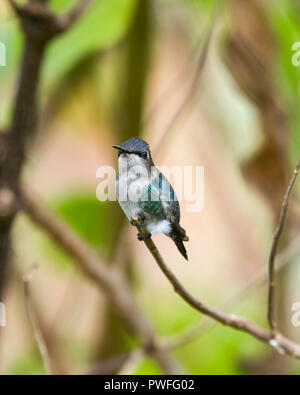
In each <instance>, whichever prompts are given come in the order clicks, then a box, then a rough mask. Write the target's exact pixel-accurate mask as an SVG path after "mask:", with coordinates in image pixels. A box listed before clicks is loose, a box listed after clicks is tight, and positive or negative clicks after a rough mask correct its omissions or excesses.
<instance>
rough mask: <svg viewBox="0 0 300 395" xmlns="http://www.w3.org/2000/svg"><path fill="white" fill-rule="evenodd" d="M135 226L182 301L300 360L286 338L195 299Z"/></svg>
mask: <svg viewBox="0 0 300 395" xmlns="http://www.w3.org/2000/svg"><path fill="white" fill-rule="evenodd" d="M133 224H134V225H135V226H136V227H137V229H138V231H139V233H140V235H141V236H142V237H143V238H144V239H145V241H144V243H145V244H146V246H147V248H148V250H149V251H150V253H151V254H152V256H153V258H154V259H155V261H156V263H157V264H158V266H159V268H160V269H161V271H162V272H163V273H164V275H165V276H166V277H167V279H168V280H169V282H170V283H171V284H172V285H173V287H174V290H175V292H177V293H178V294H179V295H180V296H181V297H182V299H183V300H184V301H185V302H187V303H188V304H189V305H190V306H192V307H193V308H194V309H196V310H198V311H199V312H201V313H202V314H204V315H207V316H209V317H210V318H212V319H214V320H216V321H218V322H220V323H221V324H223V325H226V326H229V327H231V328H233V329H237V330H240V331H243V332H246V333H248V334H249V335H251V336H253V337H255V338H256V339H258V340H260V341H262V342H264V343H266V344H268V345H270V346H272V347H274V348H275V349H276V350H277V351H278V352H280V353H284V354H287V355H290V356H292V357H294V358H299V359H300V345H299V344H296V343H294V342H292V341H291V340H289V339H287V338H285V337H284V336H282V335H281V334H279V333H277V334H276V339H274V338H273V336H272V333H271V332H270V331H268V330H266V329H264V328H261V327H260V326H258V325H256V324H255V323H254V322H252V321H250V320H248V319H246V318H244V317H238V316H235V315H233V314H226V313H224V312H222V311H220V310H217V309H215V308H212V307H210V306H208V305H206V304H204V303H202V302H201V301H200V300H198V299H197V298H195V297H194V296H193V295H192V294H191V293H190V292H189V291H188V290H187V289H186V288H185V287H184V286H183V285H182V284H181V282H180V281H179V280H178V279H177V277H176V276H175V274H174V273H173V272H172V271H171V270H170V269H169V267H168V266H167V265H166V264H165V262H164V260H163V258H162V257H161V255H160V253H159V251H158V249H157V247H156V246H155V244H154V243H153V240H152V239H151V238H148V236H149V235H148V233H147V231H146V230H145V228H144V227H143V226H142V221H141V219H140V218H139V217H135V218H134V219H133Z"/></svg>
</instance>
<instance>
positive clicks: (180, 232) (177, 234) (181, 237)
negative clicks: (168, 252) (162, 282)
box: [170, 224, 189, 261]
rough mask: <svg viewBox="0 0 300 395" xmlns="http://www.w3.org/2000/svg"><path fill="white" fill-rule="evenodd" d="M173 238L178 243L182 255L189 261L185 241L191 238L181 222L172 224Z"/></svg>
mask: <svg viewBox="0 0 300 395" xmlns="http://www.w3.org/2000/svg"><path fill="white" fill-rule="evenodd" d="M170 236H171V238H172V240H173V241H174V243H175V244H176V247H177V248H178V250H179V252H180V253H181V255H182V256H183V257H184V258H185V259H186V260H187V261H188V256H187V253H186V249H185V246H184V244H183V241H188V240H189V238H188V237H187V235H186V233H185V230H184V229H183V228H182V227H181V226H180V225H179V224H172V232H171V234H170Z"/></svg>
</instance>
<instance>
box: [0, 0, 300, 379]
mask: <svg viewBox="0 0 300 395" xmlns="http://www.w3.org/2000/svg"><path fill="white" fill-rule="evenodd" d="M72 3H73V1H69V0H50V1H49V6H50V7H51V8H52V9H53V10H55V11H56V12H57V13H59V12H62V11H64V10H65V9H67V8H68V7H69V6H70V5H71V4H72ZM0 18H1V24H0V41H1V42H2V43H4V44H5V45H6V48H7V67H1V68H0V85H1V95H0V124H1V126H3V127H5V125H8V124H9V122H10V117H11V110H12V103H13V97H14V89H15V83H16V77H17V75H18V71H19V68H20V56H21V53H22V43H23V36H22V32H21V30H20V28H19V23H18V20H17V19H16V17H15V16H14V15H13V13H12V12H11V10H10V9H9V7H8V6H7V5H6V2H3V1H2V2H1V4H0ZM208 41H209V48H208V50H207V52H206V46H207V44H208ZM298 41H300V2H299V1H298V0H272V1H267V0H265V1H262V0H260V1H255V0H231V1H217V0H214V1H213V0H101V1H100V0H96V1H95V3H94V4H93V5H92V6H91V7H90V8H89V9H88V11H87V12H86V13H85V14H84V15H83V16H82V17H81V19H80V20H79V22H77V23H76V25H75V26H74V27H73V28H72V29H71V30H70V31H68V32H67V33H66V34H64V35H62V36H61V37H59V38H58V39H57V40H55V41H54V42H53V43H51V45H50V47H49V49H48V51H47V54H46V58H45V62H44V64H43V70H42V81H41V86H40V102H39V107H40V113H41V116H40V125H39V130H38V135H37V139H36V140H35V141H33V142H32V145H31V148H30V150H29V154H28V157H27V163H26V166H25V169H24V170H25V171H24V181H25V182H27V183H28V184H30V185H31V186H32V187H33V188H34V189H35V190H36V191H37V192H38V193H39V195H40V196H41V197H42V198H43V199H44V200H45V202H46V203H47V204H48V205H49V206H50V207H51V209H52V210H53V211H54V212H56V214H57V215H59V216H61V217H62V218H63V219H64V220H65V221H67V222H68V223H69V224H70V225H71V226H72V227H73V229H75V230H76V231H77V232H78V233H79V234H80V235H81V236H82V237H83V238H84V239H85V240H86V241H87V242H88V243H89V244H90V245H91V246H92V247H93V248H94V249H95V250H96V251H97V252H98V253H99V255H100V256H101V257H102V258H104V259H105V260H106V261H107V264H109V265H121V266H122V267H123V268H124V269H125V270H127V271H128V280H129V281H130V284H131V287H132V289H133V292H134V294H135V298H136V300H137V302H138V304H139V306H140V307H141V309H142V310H143V312H145V314H146V316H147V317H149V320H150V321H151V322H152V323H153V325H154V327H155V328H156V330H157V332H158V333H159V335H160V336H161V337H163V338H172V337H173V336H175V337H176V338H177V336H181V334H182V333H185V331H187V330H188V331H189V332H188V333H190V334H191V332H190V329H189V328H192V329H193V328H195V330H194V332H193V335H192V336H191V339H189V341H188V342H186V344H182V345H180V347H179V346H178V347H177V348H176V349H175V350H174V355H175V357H176V358H177V360H178V361H179V362H180V364H181V365H182V366H183V367H184V369H185V371H186V372H188V373H191V374H243V373H244V374H253V373H257V374H269V373H278V374H281V373H288V374H299V373H300V364H299V362H295V361H293V360H292V359H288V358H284V357H282V356H279V354H277V353H275V352H274V353H273V352H272V351H271V350H270V348H268V347H267V346H265V345H263V344H262V343H259V342H258V341H256V340H255V339H253V338H251V337H250V336H248V335H246V334H243V333H239V332H237V331H233V330H232V329H230V328H225V327H222V326H221V325H219V324H214V325H213V326H210V324H209V323H210V321H207V320H206V319H205V318H204V317H202V316H201V315H200V314H199V313H197V312H196V311H194V310H193V309H192V308H190V307H189V306H187V305H186V304H185V303H184V302H183V301H182V300H181V299H180V298H179V297H178V296H177V295H176V294H175V293H174V291H173V289H172V288H171V286H170V284H169V283H168V282H167V281H166V279H165V277H164V276H163V275H162V273H161V272H160V270H159V269H158V267H157V265H156V264H155V262H154V261H153V259H152V257H151V255H150V254H149V252H148V250H147V249H146V248H145V246H144V244H143V243H139V242H138V241H137V240H136V231H135V229H132V227H131V226H130V225H129V224H128V223H127V221H126V220H125V217H124V214H123V212H122V211H121V209H120V208H119V206H118V204H117V203H116V202H99V201H98V200H97V198H96V188H97V185H98V184H99V182H100V181H101V180H97V179H96V171H97V168H98V167H100V166H102V165H113V166H116V163H117V155H116V152H115V150H113V149H112V147H111V146H112V145H113V144H120V143H122V142H123V141H125V140H126V139H127V138H129V137H132V136H140V137H142V138H144V139H145V140H146V141H147V142H149V143H150V146H151V147H152V156H153V159H154V162H155V164H156V165H160V166H161V165H168V166H173V165H180V166H183V165H200V166H204V169H205V170H204V171H205V191H204V194H205V204H204V208H203V210H202V211H201V212H199V213H188V212H186V211H185V210H184V202H183V203H182V207H183V209H182V220H181V224H182V226H183V227H184V228H185V229H186V230H187V234H188V235H189V237H190V241H189V243H187V244H186V247H187V250H188V255H189V263H188V264H187V263H186V262H185V261H184V260H183V258H182V257H181V255H180V254H179V253H178V251H177V249H176V247H175V246H174V244H173V243H172V241H171V240H169V239H168V238H167V237H164V236H155V237H154V241H155V243H157V246H158V247H159V249H160V251H161V253H162V255H163V256H164V257H165V258H166V260H167V263H168V265H169V266H170V267H171V268H172V270H173V271H174V272H175V274H176V275H177V276H178V277H179V278H180V280H181V281H182V282H183V283H184V284H185V285H186V287H187V288H188V289H189V290H190V291H192V292H193V293H194V294H195V295H196V296H197V297H198V298H199V299H200V300H203V301H205V302H207V303H209V304H211V305H213V306H218V307H219V306H221V307H222V308H224V309H227V310H228V311H230V312H233V313H237V314H241V315H243V316H246V317H248V318H250V319H251V320H254V321H256V322H257V323H259V324H261V325H263V326H266V325H267V322H266V306H267V303H266V301H267V292H266V291H267V290H266V287H265V286H264V284H261V281H259V282H258V281H257V280H256V278H257V277H259V276H260V275H261V274H262V276H263V275H264V274H265V273H266V271H267V257H268V251H269V248H270V243H271V238H272V233H273V230H274V227H275V224H276V220H277V218H278V214H279V211H280V206H281V202H282V199H283V196H284V193H285V190H286V187H287V184H288V182H289V178H290V176H291V174H292V171H293V168H294V167H295V164H296V160H297V157H298V156H299V153H300V134H299V127H300V111H299V105H300V66H299V67H296V66H294V65H293V63H292V57H293V55H294V54H295V51H293V50H292V46H293V44H294V43H295V42H298ZM298 190H299V188H298ZM296 192H297V191H296ZM292 200H293V202H292V205H291V209H290V212H289V216H288V221H287V225H286V228H285V232H284V236H283V239H282V242H281V246H280V247H281V250H282V251H284V253H283V254H281V256H280V259H281V261H280V262H281V263H283V264H284V269H282V270H281V271H280V273H279V275H278V277H277V279H278V292H277V311H278V317H279V319H278V321H279V328H280V329H281V330H282V331H283V333H284V334H285V335H287V336H289V337H290V338H292V339H294V340H295V341H298V342H300V327H298V328H297V327H294V326H293V325H292V322H291V319H292V315H293V312H292V305H293V304H294V303H295V302H299V301H300V289H299V283H300V269H299V268H300V265H299V264H300V262H298V260H299V252H300V239H299V238H298V239H297V234H298V230H299V223H300V218H299V214H300V211H299V204H297V202H298V198H297V196H296V193H294V195H293V198H292ZM13 246H14V260H13V261H14V262H13V265H14V266H13V270H12V271H11V273H10V276H9V282H8V284H7V289H6V295H5V303H6V305H7V326H6V327H5V328H2V330H1V345H0V348H1V353H0V371H1V373H7V374H44V367H43V363H42V360H41V358H40V355H39V352H38V350H37V346H36V343H35V341H34V338H33V333H32V329H31V326H30V322H29V319H28V316H27V312H26V308H25V298H24V286H23V284H22V276H23V275H24V273H26V272H27V271H28V269H29V268H30V266H31V265H32V264H35V263H36V264H38V267H39V268H38V271H37V272H36V273H35V274H34V276H33V279H32V281H31V297H32V300H33V304H34V307H35V312H36V316H37V318H38V321H39V324H40V327H41V328H42V331H43V333H44V336H45V339H46V342H47V345H48V348H49V352H50V355H51V359H52V361H53V363H54V364H55V367H56V370H57V371H58V372H60V373H67V374H70V373H71V374H73V373H85V372H90V371H91V369H92V368H93V367H94V366H97V367H98V373H101V372H106V373H107V372H113V368H110V369H109V368H108V367H107V366H110V365H109V364H108V363H107V362H110V361H113V360H114V359H115V357H118V356H120V355H123V353H124V352H126V350H128V349H131V348H132V347H134V345H135V342H136V341H135V339H133V338H131V337H130V336H129V335H128V333H127V332H126V330H125V328H124V326H123V323H122V322H121V321H120V320H119V318H118V317H117V316H116V315H115V314H114V312H113V311H112V309H111V306H110V304H109V303H108V302H107V300H106V298H105V295H104V294H102V293H101V292H99V289H98V288H96V287H95V286H94V285H93V284H92V283H91V282H90V281H89V280H87V279H86V278H85V277H84V275H83V274H81V273H80V272H79V271H78V270H77V268H76V267H75V266H74V265H73V262H72V260H71V259H70V258H69V257H68V255H67V254H65V253H64V252H63V251H62V250H61V249H60V248H59V246H58V245H56V244H55V243H53V242H52V241H50V239H49V238H48V237H47V235H46V234H45V233H43V232H42V231H40V230H39V229H38V228H37V227H36V226H35V225H33V224H32V223H31V222H30V221H29V219H28V218H27V217H25V215H23V214H20V215H19V216H18V218H17V221H16V222H15V226H14V229H13ZM249 284H254V285H253V286H251V288H250V289H249V290H248V291H247V292H241V291H243V290H244V289H245V288H247V287H248V285H249ZM132 372H133V373H135V374H155V373H161V372H160V368H159V367H158V366H157V365H156V363H155V362H154V361H153V360H152V359H150V358H144V359H142V360H140V361H138V362H137V364H136V365H135V366H134V368H133V371H132Z"/></svg>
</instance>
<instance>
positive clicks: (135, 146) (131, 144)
mask: <svg viewBox="0 0 300 395" xmlns="http://www.w3.org/2000/svg"><path fill="white" fill-rule="evenodd" d="M120 147H121V148H124V149H126V150H127V151H141V152H143V151H147V150H149V144H148V143H146V141H144V140H142V139H140V138H138V137H132V138H131V139H129V140H126V141H125V142H124V143H123V144H121V145H120Z"/></svg>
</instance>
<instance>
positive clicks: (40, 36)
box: [0, 0, 89, 299]
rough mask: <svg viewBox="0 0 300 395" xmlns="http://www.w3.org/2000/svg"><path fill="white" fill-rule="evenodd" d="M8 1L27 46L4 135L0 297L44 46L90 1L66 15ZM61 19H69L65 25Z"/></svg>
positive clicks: (32, 129)
mask: <svg viewBox="0 0 300 395" xmlns="http://www.w3.org/2000/svg"><path fill="white" fill-rule="evenodd" d="M8 1H9V4H10V5H11V7H12V9H13V10H14V12H15V14H16V15H17V16H18V18H19V21H20V25H21V27H22V30H23V33H24V49H23V55H22V62H21V67H20V72H19V76H18V82H17V86H16V94H15V101H14V106H13V112H12V120H11V124H10V125H9V127H8V128H7V133H6V134H5V139H4V140H5V142H4V144H3V147H1V157H0V196H1V197H3V196H5V198H7V197H8V196H10V197H11V199H10V201H9V204H8V205H7V206H6V208H7V210H4V211H2V212H0V299H1V297H2V294H3V288H4V283H5V277H6V272H7V266H8V260H9V254H10V230H11V227H12V224H13V221H14V218H15V215H16V212H17V209H18V203H17V199H18V194H19V191H18V189H19V180H20V177H21V173H22V168H23V164H24V162H25V159H26V151H27V144H28V142H29V140H30V138H31V137H32V136H34V134H35V131H36V126H37V118H38V116H37V115H38V111H37V96H38V87H39V80H40V71H41V66H42V62H43V59H44V53H45V49H46V47H47V45H48V44H49V42H50V41H51V40H52V39H53V38H54V37H55V36H56V35H57V34H59V33H61V32H63V31H65V30H66V29H67V28H68V27H70V26H71V25H72V23H73V22H75V21H76V20H77V18H78V17H79V16H80V15H81V14H82V12H83V11H84V10H85V8H86V6H83V4H82V3H89V2H87V1H86V2H83V1H79V3H77V6H76V5H75V6H74V7H73V8H72V9H71V11H70V12H69V13H68V14H67V15H69V16H68V17H67V18H65V17H66V16H65V17H59V16H56V15H55V14H53V13H52V11H51V10H50V9H49V7H48V6H47V3H46V2H44V1H41V0H36V1H29V2H27V3H26V4H25V5H22V6H21V5H18V4H17V3H16V2H15V1H14V0H8ZM61 18H63V20H64V21H65V20H67V21H69V22H68V23H67V25H66V26H64V28H62V26H61ZM2 148H3V149H2ZM0 200H1V199H0ZM2 207H3V206H2Z"/></svg>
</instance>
